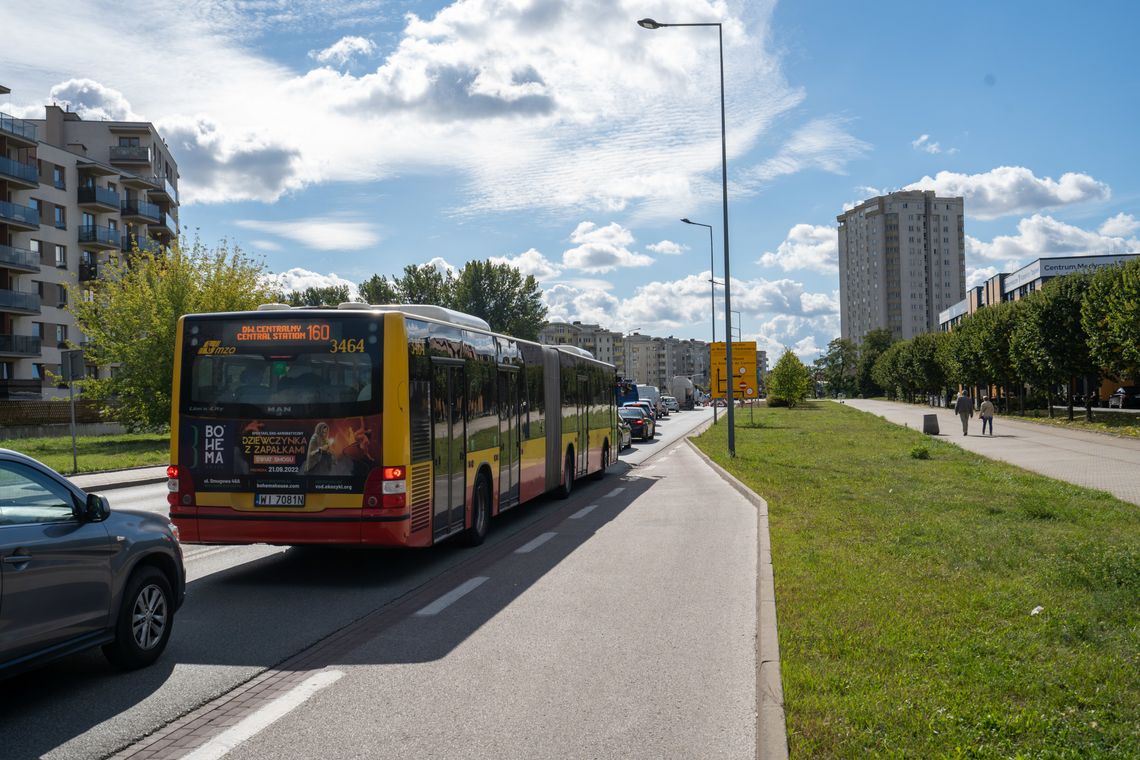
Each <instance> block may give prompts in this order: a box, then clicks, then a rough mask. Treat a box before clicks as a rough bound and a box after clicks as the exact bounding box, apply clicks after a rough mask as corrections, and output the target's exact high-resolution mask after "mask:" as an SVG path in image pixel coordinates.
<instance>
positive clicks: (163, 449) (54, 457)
mask: <svg viewBox="0 0 1140 760" xmlns="http://www.w3.org/2000/svg"><path fill="white" fill-rule="evenodd" d="M75 444H76V451H77V453H78V455H79V456H78V461H79V472H98V471H100V470H121V469H123V468H126V467H143V466H146V465H157V464H169V460H170V436H169V435H168V434H152V433H130V434H124V435H99V436H81V437H79V438H76V439H75ZM0 448H5V449H12V450H13V451H18V452H20V453H21V454H27V455H28V456H30V457H34V458H35V459H38V460H40V461H41V462H43V463H44V464H46V465H47V466H48V467H51V468H53V469H55V470H58V471H59V472H62V473H64V474H68V475H70V474H71V473H72V460H71V437H70V436H65V437H61V438H10V439H7V440H0Z"/></svg>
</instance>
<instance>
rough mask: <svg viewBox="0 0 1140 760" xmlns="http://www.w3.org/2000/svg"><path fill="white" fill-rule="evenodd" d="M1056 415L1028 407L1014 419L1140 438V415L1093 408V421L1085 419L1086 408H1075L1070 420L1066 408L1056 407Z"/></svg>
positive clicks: (1015, 415)
mask: <svg viewBox="0 0 1140 760" xmlns="http://www.w3.org/2000/svg"><path fill="white" fill-rule="evenodd" d="M1053 413H1054V415H1055V416H1054V417H1053V418H1052V419H1049V412H1047V411H1046V410H1044V409H1027V410H1026V411H1025V414H1024V415H1018V414H1014V415H1011V416H1010V419H1012V420H1024V421H1026V422H1036V423H1039V424H1042V425H1053V426H1055V427H1061V428H1070V429H1074V428H1075V429H1077V430H1088V431H1091V432H1094V433H1112V434H1114V435H1126V436H1129V437H1131V438H1140V415H1137V414H1128V413H1127V412H1110V411H1108V410H1106V409H1101V408H1099V407H1098V408H1095V409H1093V421H1092V422H1086V421H1085V408H1084V407H1083V406H1080V407H1074V408H1073V421H1072V422H1069V413H1068V411H1067V410H1065V409H1054V410H1053Z"/></svg>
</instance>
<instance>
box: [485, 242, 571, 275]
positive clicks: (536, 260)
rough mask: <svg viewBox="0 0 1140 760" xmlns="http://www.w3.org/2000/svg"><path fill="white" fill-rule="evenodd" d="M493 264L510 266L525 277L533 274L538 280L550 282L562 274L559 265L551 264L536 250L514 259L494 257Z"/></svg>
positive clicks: (492, 258)
mask: <svg viewBox="0 0 1140 760" xmlns="http://www.w3.org/2000/svg"><path fill="white" fill-rule="evenodd" d="M491 262H492V263H495V264H509V265H510V266H512V267H515V268H516V269H518V270H519V271H520V272H522V274H523V276H524V277H525V276H526V275H528V274H531V275H534V277H535V279H537V280H549V279H551V278H554V277H557V276H558V275H560V274H562V270H561V269H559V268H558V265H557V264H555V263H553V262H551V261H550V260H549V259H547V258H546V257H545V256H543V255H542V254H541V253H540V252H539V251H537V250H536V249H534V248H531V249H530V250H528V251H524V252H523V253H520V254H519V255H518V256H514V257H507V256H492V257H491Z"/></svg>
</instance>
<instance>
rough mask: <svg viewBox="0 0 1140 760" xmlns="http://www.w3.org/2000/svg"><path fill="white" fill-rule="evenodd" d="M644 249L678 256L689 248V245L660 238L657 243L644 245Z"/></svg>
mask: <svg viewBox="0 0 1140 760" xmlns="http://www.w3.org/2000/svg"><path fill="white" fill-rule="evenodd" d="M645 250H647V251H653V252H654V253H663V254H665V255H666V256H680V255H681V254H682V253H684V252H685V251H687V250H689V246H687V245H682V244H680V243H674V242H673V241H672V240H662V241H660V242H658V243H650V244H649V245H647V246H645Z"/></svg>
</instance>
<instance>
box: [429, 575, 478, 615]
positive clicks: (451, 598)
mask: <svg viewBox="0 0 1140 760" xmlns="http://www.w3.org/2000/svg"><path fill="white" fill-rule="evenodd" d="M486 580H487V577H486V576H484V575H481V576H479V577H477V578H472V579H471V580H469V581H467V582H466V583H464V584H463V585H461V586H457V587H456V588H453V589H452V590H451V591H448V592H447V593H446V594H444V595H443V596H441V597H440V598H439V599H436V600H435V601H434V602H432V603H431V604H429V605H428V606H426V607H424V608H423V609H421V610H420V611H419V612H417V613H416V614H417V615H421V616H422V615H438V614H439V613H441V612H443V611H444V610H445V609H447V608H448V607H449V606H450V605H451V604H453V603H454V602H457V601H459V600H460V599H462V598H463V597H465V596H466V595H467V594H470V593H471V592H472V591H474V590H475V589H477V588H479V587H480V586H482V585H483V582H484V581H486Z"/></svg>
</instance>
